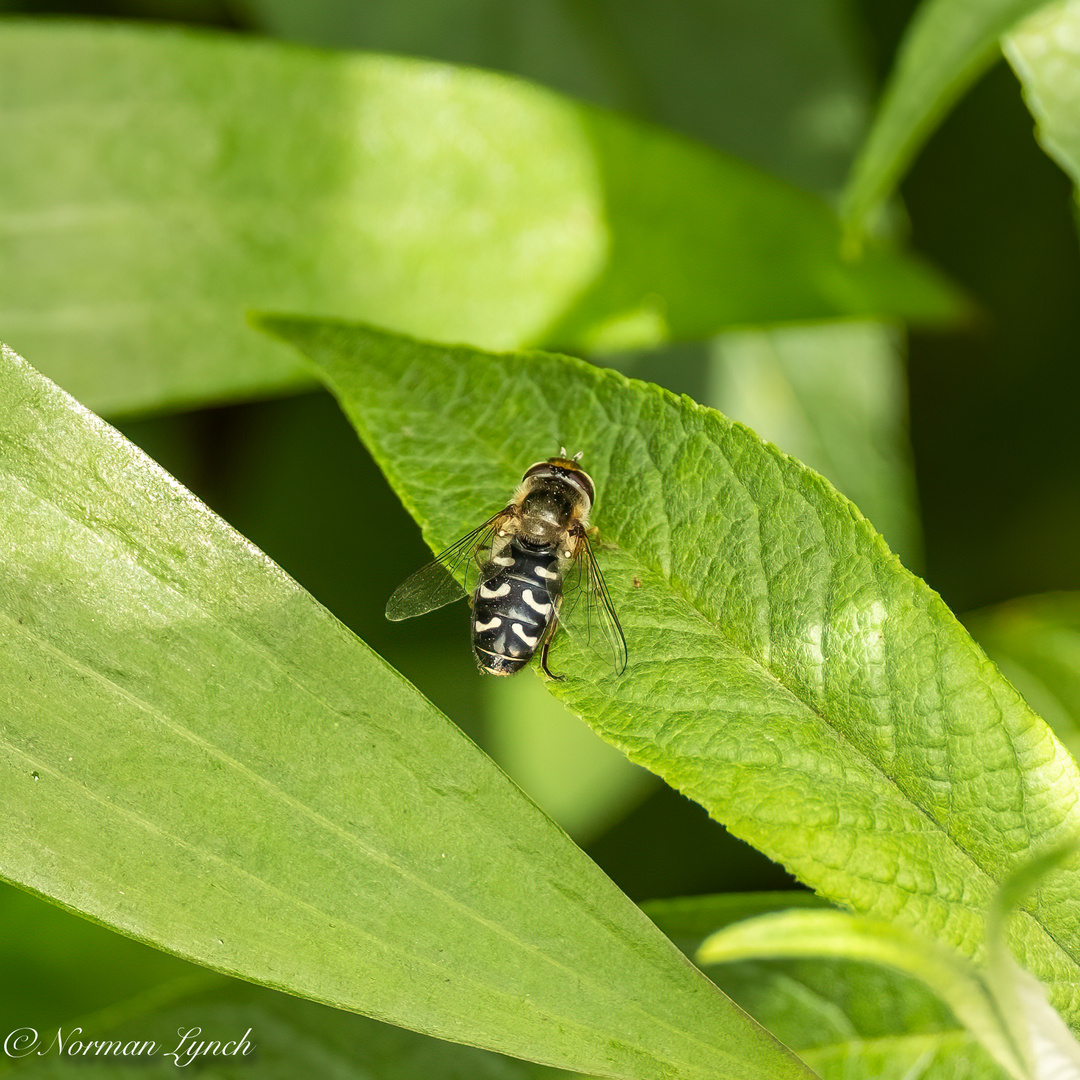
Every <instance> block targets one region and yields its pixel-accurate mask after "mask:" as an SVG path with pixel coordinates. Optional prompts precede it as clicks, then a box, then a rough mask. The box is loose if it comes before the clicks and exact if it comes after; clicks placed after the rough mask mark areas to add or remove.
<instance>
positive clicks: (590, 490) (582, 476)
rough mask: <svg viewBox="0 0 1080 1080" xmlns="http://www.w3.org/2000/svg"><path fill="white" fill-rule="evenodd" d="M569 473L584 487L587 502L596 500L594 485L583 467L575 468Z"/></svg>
mask: <svg viewBox="0 0 1080 1080" xmlns="http://www.w3.org/2000/svg"><path fill="white" fill-rule="evenodd" d="M570 475H571V476H573V477H574V479H575V480H577V482H578V483H579V484H580V485H581V486H582V487H583V488H584V489H585V493H586V494H587V495H588V496H589V502H591V503H594V502H596V485H595V484H594V483H593V479H592V477H591V476H590V475H589V474H588V473H587V472H585V470H584V469H575V470H574V472H572V473H571V474H570Z"/></svg>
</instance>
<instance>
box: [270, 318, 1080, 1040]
mask: <svg viewBox="0 0 1080 1080" xmlns="http://www.w3.org/2000/svg"><path fill="white" fill-rule="evenodd" d="M266 325H268V326H269V327H270V328H272V329H273V330H274V331H275V332H277V333H279V334H281V335H282V336H284V337H286V338H287V339H289V340H291V341H293V342H295V343H296V344H297V345H298V347H300V348H302V349H303V350H304V351H305V352H306V353H307V354H308V355H309V356H311V357H312V358H313V359H314V360H315V362H316V363H317V365H318V366H319V368H320V370H321V372H322V375H323V377H324V378H325V379H326V381H327V382H328V384H329V385H330V387H331V388H332V389H333V391H334V393H335V394H336V395H337V396H338V397H339V399H340V400H341V402H342V404H343V406H344V407H345V409H346V412H347V413H348V414H349V416H350V418H351V419H352V421H353V423H354V424H355V425H356V427H357V429H358V431H359V432H360V434H361V436H362V438H363V439H364V441H365V442H366V443H367V445H368V447H369V448H370V450H371V452H372V453H373V454H374V456H375V458H376V460H377V461H378V462H379V463H380V464H381V466H382V467H383V469H384V471H385V472H386V474H387V477H388V478H389V480H390V482H391V484H392V485H393V486H394V487H395V488H396V490H397V491H398V492H399V493H400V495H401V497H402V499H403V501H404V502H405V504H406V506H407V507H408V508H409V510H410V511H411V512H412V513H413V514H414V516H415V517H416V518H417V519H418V520H419V521H420V522H421V523H422V525H423V526H424V532H425V536H426V538H427V539H428V541H429V542H430V543H431V545H432V546H433V547H435V548H438V547H442V546H444V545H446V544H448V543H450V542H451V541H453V540H455V539H456V538H457V537H458V536H460V535H462V534H463V533H464V532H465V531H466V530H467V529H469V528H471V527H472V526H474V525H476V524H478V523H479V522H480V521H482V520H483V519H484V518H485V517H486V516H488V515H490V514H491V513H493V512H494V511H495V510H497V509H498V508H499V507H501V506H503V505H504V504H505V500H506V499H507V497H508V495H509V493H510V492H511V491H512V489H513V486H514V484H515V483H516V482H517V480H518V479H519V478H520V475H521V472H522V471H523V469H524V468H525V467H526V466H528V465H529V464H530V463H531V462H533V461H536V460H537V459H539V458H543V457H545V456H548V455H549V454H551V453H552V452H553V451H555V450H557V449H558V447H559V446H560V445H565V446H567V448H568V449H570V450H571V451H573V450H575V449H577V450H583V451H584V452H585V453H586V455H587V458H586V464H587V465H588V467H589V470H590V473H591V474H592V476H593V478H594V479H595V480H596V483H597V490H598V493H599V502H598V505H597V507H596V512H595V514H594V522H595V524H596V525H597V527H598V528H599V530H600V532H601V535H602V536H603V537H604V538H605V539H606V541H607V543H608V544H609V545H610V546H609V547H607V548H606V549H603V550H601V554H600V557H601V559H602V561H603V566H604V570H605V573H606V575H607V579H608V584H609V587H610V589H611V593H612V596H613V598H614V601H615V604H616V606H617V607H618V609H619V611H620V614H621V616H622V619H623V623H624V626H625V629H626V638H627V642H628V645H629V652H630V664H629V668H628V670H627V672H626V673H625V675H623V676H622V677H616V676H615V675H614V674H613V673H612V672H611V671H610V670H609V669H607V668H605V667H604V666H603V664H602V662H601V661H600V660H598V659H597V658H596V657H594V655H593V654H592V652H591V650H589V649H588V648H586V647H585V646H584V645H583V644H581V643H580V641H579V640H578V639H577V638H576V637H574V636H572V635H566V636H565V637H564V638H562V639H560V640H559V641H558V642H557V643H556V647H555V649H554V650H553V653H552V663H553V665H554V666H555V669H556V670H563V671H565V672H567V673H569V674H570V676H571V677H570V678H568V679H567V680H566V681H565V682H564V683H561V684H558V686H556V687H555V688H554V692H555V693H556V695H557V696H559V697H560V698H562V700H563V701H565V702H566V703H567V704H568V705H569V706H570V707H571V709H572V710H573V711H575V712H577V713H578V714H579V715H581V716H583V717H584V718H585V719H586V720H587V721H588V722H589V723H590V724H591V725H592V726H593V727H594V728H595V729H596V730H597V731H599V732H600V733H601V734H602V735H603V736H604V737H605V738H606V739H608V740H609V741H611V742H613V743H614V744H615V745H616V746H618V747H620V748H621V749H622V750H623V751H624V752H625V753H626V754H627V755H628V756H629V757H630V758H631V760H633V761H636V762H638V763H639V764H642V765H645V766H646V767H647V768H650V769H652V770H653V771H654V772H656V773H658V774H659V775H661V776H663V777H664V778H665V779H666V780H667V781H668V782H669V783H670V784H672V785H673V786H674V787H676V788H678V789H679V790H681V791H683V792H684V793H685V794H687V795H689V796H690V797H692V798H694V799H696V800H697V801H698V802H700V803H701V804H702V805H703V806H705V807H706V808H707V809H708V810H709V812H710V813H711V814H712V815H713V816H714V817H716V818H717V819H718V820H720V821H722V822H723V823H724V824H725V825H726V826H727V827H728V828H729V829H730V830H731V831H732V832H733V833H734V834H736V835H737V836H739V837H742V838H743V839H746V840H748V841H750V842H751V843H753V844H754V845H755V846H756V847H758V848H760V849H761V850H762V851H764V852H765V853H766V854H767V855H769V856H770V857H772V858H774V859H776V860H778V861H780V862H782V863H783V864H784V865H785V866H787V867H788V869H790V870H791V871H792V872H793V873H795V874H797V875H798V876H799V878H800V879H801V880H803V881H805V882H807V883H808V884H810V885H812V886H813V887H814V888H815V889H816V890H817V891H819V892H821V893H822V894H823V895H825V896H827V897H829V898H830V899H833V900H837V901H843V902H845V903H847V904H849V905H851V906H853V907H854V908H855V909H857V910H858V911H860V912H863V913H865V914H867V915H871V916H873V917H874V918H877V919H880V920H882V921H887V922H891V923H896V924H897V925H899V926H904V927H908V928H918V929H920V930H922V931H923V932H927V933H931V934H935V935H939V936H941V937H942V938H943V940H945V941H946V942H948V943H949V944H951V945H953V946H954V947H956V948H958V949H959V950H960V951H961V952H963V953H964V954H966V955H968V956H974V955H977V954H978V952H979V950H980V948H981V944H982V940H983V932H982V931H983V913H984V912H985V911H986V910H987V908H988V907H989V903H990V900H991V898H992V897H993V895H994V893H995V891H996V888H997V883H998V882H999V881H1000V880H1001V879H1002V878H1003V877H1004V876H1005V875H1006V874H1007V873H1008V872H1009V871H1010V870H1011V869H1012V868H1013V867H1014V866H1016V865H1017V864H1018V862H1020V861H1021V860H1023V859H1024V858H1025V857H1026V855H1027V852H1028V851H1029V849H1030V848H1031V847H1032V846H1033V845H1034V844H1035V843H1036V842H1038V843H1040V844H1042V843H1052V842H1054V841H1055V840H1062V841H1063V840H1065V839H1071V838H1073V837H1076V836H1078V835H1080V800H1078V797H1077V796H1078V794H1080V774H1078V771H1077V767H1076V764H1075V762H1074V761H1073V760H1072V758H1071V757H1070V756H1069V754H1068V753H1067V752H1066V751H1065V750H1064V748H1063V747H1062V746H1061V745H1060V743H1058V741H1057V740H1056V739H1055V738H1054V736H1053V734H1052V733H1051V732H1050V731H1049V729H1048V728H1047V727H1046V725H1045V724H1044V723H1043V721H1042V720H1040V719H1039V718H1038V717H1037V716H1035V715H1034V714H1033V713H1032V712H1031V711H1030V710H1029V709H1028V708H1027V707H1026V705H1025V704H1024V702H1023V701H1022V700H1021V699H1020V697H1019V695H1018V694H1017V693H1016V692H1015V690H1013V689H1012V687H1011V686H1009V684H1008V683H1007V682H1005V680H1004V679H1002V678H1001V676H1000V675H999V673H998V672H997V670H996V669H995V668H994V667H993V666H992V665H990V664H989V663H988V662H987V660H986V658H985V657H984V656H983V655H982V653H981V652H980V651H979V649H978V647H977V646H976V645H975V644H974V642H973V641H972V640H971V639H970V637H968V635H967V634H966V632H965V631H964V630H963V628H962V627H961V626H960V625H959V624H958V623H957V622H956V620H955V619H954V618H953V616H952V615H951V614H950V612H949V611H948V609H947V608H946V607H945V606H944V604H943V603H942V602H941V600H940V599H939V598H938V597H937V596H936V595H935V594H934V593H932V592H931V591H930V590H929V589H928V588H927V587H926V586H925V585H924V584H923V583H922V582H921V581H919V580H917V579H916V578H914V577H913V576H912V575H911V574H909V573H908V572H907V571H905V570H904V569H903V567H902V566H901V565H900V564H899V563H898V561H897V560H896V558H895V556H893V555H892V554H891V553H890V552H889V551H888V549H887V548H886V547H885V545H884V543H883V542H882V541H881V539H880V537H878V536H877V535H876V534H875V533H874V532H873V530H872V529H871V528H870V527H869V526H868V524H867V523H866V521H865V520H864V519H863V518H862V516H861V515H860V514H859V513H858V511H857V510H855V508H854V507H853V506H852V505H851V504H850V503H848V502H847V501H846V500H844V499H843V498H842V497H840V496H838V495H837V494H836V492H835V491H834V490H833V489H832V488H831V487H830V486H829V485H828V484H827V483H826V482H824V481H823V480H822V479H821V478H820V477H819V476H817V475H816V474H814V473H812V472H810V471H809V470H808V469H806V468H805V467H803V466H801V465H800V464H799V463H798V462H796V461H794V460H792V459H790V458H788V457H786V456H785V455H784V454H782V453H780V452H778V451H776V450H775V449H773V448H771V447H769V446H767V445H765V444H763V443H762V442H761V441H760V440H759V439H758V438H757V437H756V436H755V435H754V434H753V433H752V432H750V431H748V430H747V429H745V428H743V427H741V426H740V425H737V424H732V423H731V422H730V421H728V420H727V419H725V418H724V417H723V416H721V415H719V414H717V413H715V412H712V411H711V410H708V409H704V408H702V407H700V406H698V405H695V404H694V403H693V402H691V401H689V400H688V399H678V398H675V397H674V396H672V395H670V394H668V393H666V392H665V391H663V390H661V389H660V388H658V387H655V386H650V385H647V384H643V383H636V382H632V381H629V380H627V379H625V378H624V377H623V376H621V375H619V374H617V373H616V372H613V371H605V370H600V369H596V368H593V367H590V366H588V365H586V364H583V363H581V362H579V361H574V360H571V359H568V358H564V357H553V356H545V355H542V354H524V355H520V354H519V355H515V356H503V357H499V356H490V355H486V354H483V353H478V352H475V351H472V350H469V349H463V348H449V347H442V346H432V345H424V344H421V343H418V342H415V341H411V340H408V339H403V338H398V337H393V336H388V335H385V334H382V333H379V332H376V331H373V330H370V329H368V328H364V327H357V326H350V325H344V324H337V323H322V322H318V321H311V320H304V319H299V318H295V319H294V318H286V317H281V318H273V319H267V320H266ZM402 632H403V633H407V632H408V630H407V625H403V626H402ZM461 649H462V663H469V660H468V645H467V642H465V641H462V644H461ZM1078 879H1080V874H1078V872H1077V870H1076V868H1075V866H1074V865H1070V866H1069V867H1068V868H1067V869H1061V870H1059V871H1058V872H1057V874H1056V875H1055V877H1054V878H1053V882H1052V887H1051V885H1050V884H1049V883H1048V886H1047V888H1045V889H1044V890H1043V891H1042V892H1041V894H1040V895H1039V896H1038V897H1036V898H1034V899H1032V900H1030V901H1028V902H1027V903H1026V907H1025V912H1024V913H1023V915H1022V916H1020V917H1018V918H1017V920H1016V924H1015V932H1014V942H1013V944H1014V948H1015V949H1016V951H1017V954H1018V957H1019V958H1020V959H1021V961H1022V962H1023V963H1024V965H1025V966H1026V967H1028V968H1029V970H1031V971H1033V972H1034V973H1035V974H1036V975H1037V976H1038V977H1039V978H1040V979H1042V981H1043V982H1044V983H1046V984H1047V985H1048V987H1049V989H1050V993H1051V999H1052V1001H1053V1002H1054V1004H1055V1005H1056V1006H1057V1007H1058V1008H1059V1009H1061V1010H1062V1011H1063V1012H1064V1013H1065V1015H1066V1017H1067V1018H1068V1019H1071V1020H1072V1021H1073V1022H1080V990H1078V987H1080V979H1078V976H1080V970H1078V965H1077V960H1078V957H1080V940H1078V926H1080V920H1078V916H1080V880H1078Z"/></svg>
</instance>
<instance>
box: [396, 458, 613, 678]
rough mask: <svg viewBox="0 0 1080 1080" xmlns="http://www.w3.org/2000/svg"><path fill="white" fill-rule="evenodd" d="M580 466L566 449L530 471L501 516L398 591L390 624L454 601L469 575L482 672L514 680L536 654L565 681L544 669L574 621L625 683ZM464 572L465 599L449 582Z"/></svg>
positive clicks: (591, 495)
mask: <svg viewBox="0 0 1080 1080" xmlns="http://www.w3.org/2000/svg"><path fill="white" fill-rule="evenodd" d="M580 457H581V454H580V453H579V454H576V455H575V456H574V457H573V458H568V457H567V456H566V450H565V449H564V450H563V451H562V454H561V456H559V457H553V458H548V460H547V461H538V462H537V463H536V464H535V465H530V466H529V468H528V469H526V470H525V475H524V476H523V477H522V478H521V483H520V484H519V485H518V487H517V490H516V491H515V492H514V494H513V496H512V497H511V499H510V502H509V503H508V504H507V505H506V506H505V507H504V508H503V509H502V510H500V511H499V512H498V513H497V514H495V516H494V517H490V518H488V520H487V521H485V522H484V523H483V524H482V525H480V526H478V527H477V528H475V529H473V531H472V532H470V533H468V534H467V535H466V536H463V537H462V538H461V539H460V540H459V541H458V542H457V543H456V544H452V545H451V546H450V547H448V548H447V549H446V550H445V551H444V552H442V554H440V555H438V556H437V557H436V558H435V559H434V560H433V561H432V562H430V563H428V564H427V565H426V566H424V567H421V569H419V570H417V571H416V573H415V574H413V575H412V576H411V577H409V578H406V579H405V581H404V582H402V584H401V585H399V586H398V588H397V589H396V590H395V592H394V594H393V595H392V596H391V597H390V600H389V602H388V603H387V605H386V617H387V618H388V619H392V620H394V621H395V622H397V621H398V620H400V619H411V618H412V617H413V616H414V615H423V614H425V613H426V612H428V611H434V610H435V609H436V608H440V607H442V606H443V605H444V604H449V603H451V602H452V601H454V600H458V599H460V598H461V596H463V595H465V594H466V590H467V589H468V588H469V580H470V578H472V577H473V575H474V574H475V588H474V591H473V596H472V600H471V603H472V643H473V652H474V653H475V654H476V662H477V664H478V665H479V667H480V670H481V671H483V672H488V673H489V674H491V675H513V674H515V672H518V671H520V670H521V669H522V668H523V667H524V666H525V665H526V664H527V663H528V662H529V660H530V659H531V658H532V655H533V653H535V652H536V650H537V649H538V648H539V650H540V667H541V668H542V669H543V672H544V674H545V675H547V676H548V678H550V679H562V676H561V675H553V674H552V672H551V670H550V668H549V667H548V650H549V649H550V647H551V640H552V637H553V636H554V634H555V631H556V629H557V628H558V626H559V624H560V622H563V621H564V620H566V619H567V618H569V617H570V615H571V614H574V615H575V621H577V620H578V619H581V620H582V621H583V625H584V627H585V632H586V635H589V634H590V633H591V632H593V631H594V630H596V631H597V632H598V633H599V635H600V636H601V637H602V638H603V642H604V645H605V649H604V652H605V654H609V655H610V660H611V663H612V664H613V665H614V668H615V671H616V674H620V675H621V674H622V672H623V671H624V670H625V668H626V639H625V638H624V637H623V632H622V626H621V625H620V624H619V617H618V616H617V615H616V614H615V609H614V607H612V604H611V597H610V596H609V595H608V591H607V586H606V585H605V584H604V575H603V574H602V573H601V572H600V567H599V566H598V565H597V563H596V557H595V556H594V554H593V550H592V545H591V544H590V542H589V532H588V530H589V511H590V510H591V509H592V504H593V500H594V499H595V497H596V488H595V485H594V484H593V482H592V478H591V477H590V476H589V474H588V473H586V472H585V471H584V469H582V468H581V466H580V465H578V460H579V459H580ZM462 563H464V564H465V577H466V590H463V589H462V587H461V586H460V585H459V584H458V583H457V582H456V581H455V580H454V577H453V573H452V572H453V571H454V570H455V569H457V568H458V567H459V566H461V565H462Z"/></svg>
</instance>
